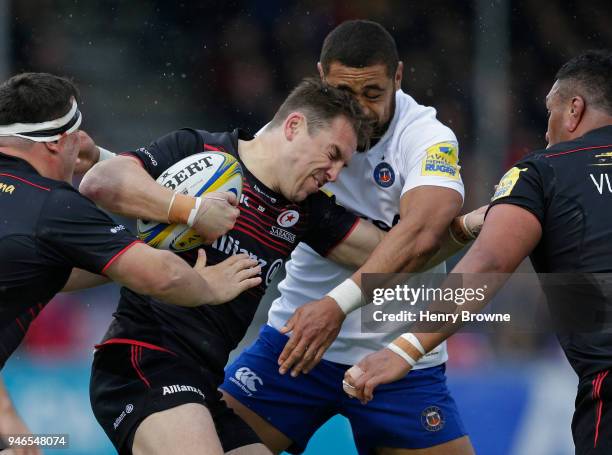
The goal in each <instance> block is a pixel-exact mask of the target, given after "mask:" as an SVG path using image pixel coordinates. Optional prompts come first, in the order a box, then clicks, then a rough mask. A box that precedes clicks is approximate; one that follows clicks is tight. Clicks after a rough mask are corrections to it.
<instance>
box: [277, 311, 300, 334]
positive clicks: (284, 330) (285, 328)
mask: <svg viewBox="0 0 612 455" xmlns="http://www.w3.org/2000/svg"><path fill="white" fill-rule="evenodd" d="M297 318H298V316H297V313H293V314H292V315H291V317H290V318H289V320H288V321H287V322H285V325H284V326H282V327H281V329H280V333H282V334H283V335H285V334H286V333H289V332H291V331H292V330H293V327H294V326H295V322H296V320H297Z"/></svg>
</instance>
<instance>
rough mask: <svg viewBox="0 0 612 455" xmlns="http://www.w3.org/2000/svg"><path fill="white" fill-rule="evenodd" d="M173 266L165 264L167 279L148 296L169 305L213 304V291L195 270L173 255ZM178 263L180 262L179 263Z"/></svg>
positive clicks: (192, 305)
mask: <svg viewBox="0 0 612 455" xmlns="http://www.w3.org/2000/svg"><path fill="white" fill-rule="evenodd" d="M169 254H170V255H172V257H173V258H175V259H177V261H174V262H175V263H174V264H166V268H167V270H168V271H167V277H166V279H165V280H164V282H163V284H162V285H158V286H155V288H154V289H152V290H151V292H150V295H151V297H154V298H156V299H158V300H160V301H162V302H164V303H169V304H171V305H178V306H185V307H194V306H199V305H206V304H210V303H215V299H214V295H213V290H212V288H211V287H210V285H209V284H208V282H206V281H205V280H204V278H202V277H201V276H200V275H199V274H198V273H197V272H196V271H195V270H193V269H192V268H191V267H189V265H188V264H187V263H186V262H184V261H183V260H181V259H180V258H179V257H178V256H176V255H175V254H173V253H169ZM179 261H180V262H179Z"/></svg>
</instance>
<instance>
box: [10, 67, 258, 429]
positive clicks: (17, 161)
mask: <svg viewBox="0 0 612 455" xmlns="http://www.w3.org/2000/svg"><path fill="white" fill-rule="evenodd" d="M77 98H78V91H77V88H76V86H75V85H74V84H73V83H72V82H70V81H69V80H67V79H64V78H61V77H57V76H54V75H51V74H45V73H24V74H19V75H16V76H14V77H12V78H10V79H9V80H7V81H6V82H4V83H3V84H2V85H0V368H2V367H3V366H4V364H5V362H6V361H7V359H8V358H9V356H10V355H11V354H12V353H13V351H14V350H15V349H16V348H17V346H18V345H19V343H20V342H21V340H22V339H23V338H24V336H25V334H26V332H27V330H28V328H29V326H30V324H31V323H32V321H33V320H34V319H35V318H36V317H37V316H38V314H39V313H40V312H41V311H42V310H43V308H44V307H45V305H46V304H47V303H48V302H49V300H51V298H52V297H53V296H54V295H55V294H56V293H58V292H60V291H61V290H64V291H67V290H75V289H80V288H84V287H89V286H93V285H97V284H101V283H104V282H106V281H108V279H109V278H110V279H112V280H114V281H117V282H118V283H121V284H122V285H124V286H127V287H129V288H131V289H133V290H134V291H137V292H140V293H142V294H148V295H152V296H154V297H156V298H158V299H160V301H164V302H166V303H173V304H176V305H185V306H196V305H202V304H216V303H222V302H224V301H227V300H230V299H232V298H233V297H235V296H236V295H238V294H239V293H240V292H242V291H243V290H245V289H247V288H249V287H251V286H254V285H257V284H258V283H259V281H260V278H259V277H257V276H256V274H257V271H258V269H257V267H256V264H255V263H254V261H252V260H249V259H248V258H246V257H244V258H243V259H241V260H238V261H237V260H236V259H234V260H232V261H230V262H229V263H225V264H223V265H221V264H220V266H219V267H206V268H204V267H203V266H204V263H205V261H204V256H203V255H202V256H201V259H200V260H199V261H198V262H197V264H196V266H195V268H194V269H192V268H191V267H189V265H188V264H187V263H186V262H185V261H183V260H181V259H180V258H178V257H177V256H175V255H173V254H171V253H169V252H167V251H159V250H155V249H153V248H151V247H149V246H147V245H145V244H143V243H142V242H140V241H138V240H137V239H136V238H135V237H134V236H133V235H131V234H129V232H128V231H127V230H126V229H125V228H124V227H123V226H122V225H117V223H116V222H114V221H113V220H112V219H111V218H110V217H109V216H108V215H106V214H105V213H104V212H102V211H101V210H99V209H98V208H97V207H96V206H95V205H94V204H93V203H92V202H91V201H90V200H89V199H87V198H86V197H83V196H82V195H81V194H79V193H78V191H76V190H75V189H74V188H73V187H72V186H71V185H70V182H71V180H72V174H73V169H74V164H75V159H76V156H77V153H78V152H79V145H80V139H79V134H78V128H79V126H80V123H81V119H82V116H81V112H80V111H79V109H78V106H77ZM213 204H216V205H220V204H217V203H216V202H215V203H213ZM221 205H223V204H221ZM224 205H226V206H228V207H229V205H228V204H226V203H225V204H224ZM209 208H210V206H209ZM230 208H231V207H230ZM232 210H233V209H232ZM214 211H215V210H213V211H212V212H214ZM221 211H222V212H226V207H225V206H222V207H221ZM209 214H210V213H207V215H206V217H208V215H209ZM221 218H223V222H226V221H227V220H228V219H231V213H230V217H229V218H228V217H227V216H222V217H221ZM234 218H235V216H234ZM204 224H206V223H204ZM212 226H214V228H215V229H218V228H219V226H218V223H215V222H213V223H212ZM244 268H247V269H250V270H247V271H243V270H242V269H244ZM245 273H246V274H247V275H249V276H246V275H245ZM203 278H204V279H203ZM222 280H227V283H222V282H220V281H222ZM0 395H2V396H1V397H0V402H1V403H2V404H3V406H2V414H3V415H2V417H3V420H5V419H6V418H7V416H9V412H8V409H7V407H8V406H10V407H12V405H10V401H9V400H8V399H7V398H6V392H4V388H3V387H0ZM4 403H6V405H4ZM15 415H16V414H15ZM3 423H4V424H3V427H4V428H7V423H6V422H3Z"/></svg>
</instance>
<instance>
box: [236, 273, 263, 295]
mask: <svg viewBox="0 0 612 455" xmlns="http://www.w3.org/2000/svg"><path fill="white" fill-rule="evenodd" d="M260 284H261V277H260V276H258V277H254V278H248V279H246V280H242V281H241V282H240V286H239V289H240V293H241V294H242V293H243V292H244V291H246V290H247V289H251V288H254V287H255V286H259V285H260Z"/></svg>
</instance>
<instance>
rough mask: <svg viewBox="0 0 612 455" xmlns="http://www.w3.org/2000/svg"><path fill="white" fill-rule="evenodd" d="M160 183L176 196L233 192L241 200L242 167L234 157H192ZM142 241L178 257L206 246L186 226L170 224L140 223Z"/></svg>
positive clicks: (214, 154) (212, 154)
mask: <svg viewBox="0 0 612 455" xmlns="http://www.w3.org/2000/svg"><path fill="white" fill-rule="evenodd" d="M157 183H159V184H160V185H163V186H165V187H167V188H170V189H172V191H174V192H175V193H180V194H185V195H188V196H194V197H197V196H202V195H204V194H206V193H212V192H213V191H230V192H232V193H234V194H235V195H236V197H237V198H238V200H240V195H241V194H242V167H241V166H240V163H239V162H238V161H237V160H236V158H234V157H233V156H232V155H230V154H228V153H223V152H202V153H196V154H195V155H191V156H188V157H187V158H184V159H182V160H181V161H179V162H178V163H175V164H173V165H172V166H170V167H169V168H168V169H166V170H165V171H164V172H162V174H161V175H160V176H159V177H158V178H157ZM136 225H137V229H138V238H139V239H141V240H142V241H144V242H145V243H147V244H148V245H150V246H152V247H154V248H160V249H165V250H170V251H174V252H176V253H179V252H182V251H187V250H190V249H192V248H197V247H198V246H200V245H202V243H203V242H202V239H201V237H200V236H199V235H198V234H197V233H196V232H195V231H194V230H193V229H191V228H190V227H189V226H187V225H184V224H166V223H158V222H157V221H147V220H141V219H139V220H138V222H137V224H136Z"/></svg>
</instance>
